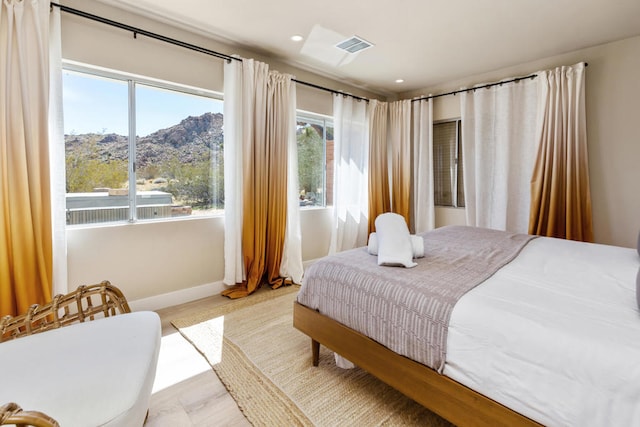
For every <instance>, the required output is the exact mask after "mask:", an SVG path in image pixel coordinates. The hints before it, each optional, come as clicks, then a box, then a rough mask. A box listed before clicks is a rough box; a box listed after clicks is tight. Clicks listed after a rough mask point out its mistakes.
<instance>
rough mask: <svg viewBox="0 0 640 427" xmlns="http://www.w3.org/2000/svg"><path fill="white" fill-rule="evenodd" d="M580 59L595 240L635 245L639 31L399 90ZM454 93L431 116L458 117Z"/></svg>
mask: <svg viewBox="0 0 640 427" xmlns="http://www.w3.org/2000/svg"><path fill="white" fill-rule="evenodd" d="M523 48H525V47H523ZM580 61H586V62H587V63H588V64H589V66H588V67H587V72H586V76H587V77H586V109H587V138H588V149H589V168H590V173H589V177H590V184H591V198H592V207H593V222H594V234H595V240H596V242H598V243H604V244H611V245H618V246H626V247H635V245H636V238H637V235H638V231H639V230H640V191H639V190H638V185H639V184H640V163H639V161H640V132H639V130H638V121H639V120H640V80H639V79H638V75H639V73H640V37H633V38H629V39H626V40H621V41H617V42H612V43H607V44H603V45H600V46H595V47H591V48H588V49H582V50H578V51H575V52H570V53H567V54H564V55H559V56H555V57H551V58H546V59H541V60H539V61H535V62H530V63H526V64H520V65H517V66H514V67H510V68H505V69H502V70H497V71H494V72H490V73H486V74H482V75H477V76H469V77H468V78H465V79H463V80H456V81H452V82H448V83H446V84H443V85H440V86H438V87H433V88H426V89H423V90H420V91H414V92H409V93H404V94H402V96H401V98H411V97H414V96H419V95H429V94H436V93H444V92H449V91H452V90H456V89H460V88H461V87H470V86H472V85H474V84H477V83H485V82H492V81H496V80H500V79H503V78H507V77H516V76H525V75H529V74H531V73H533V72H536V71H538V70H544V69H549V68H552V67H556V66H560V65H572V64H575V63H578V62H580ZM459 98H460V97H459V96H446V97H441V98H436V99H435V100H434V120H442V119H447V118H455V117H460V104H459V100H460V99H459ZM450 214H452V212H451V211H450V210H440V211H437V212H436V222H437V223H439V224H446V223H448V222H452V223H455V221H457V220H458V219H459V217H458V216H456V213H455V212H453V214H454V216H450ZM458 214H459V212H458Z"/></svg>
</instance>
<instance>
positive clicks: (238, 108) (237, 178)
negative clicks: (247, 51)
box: [223, 60, 251, 285]
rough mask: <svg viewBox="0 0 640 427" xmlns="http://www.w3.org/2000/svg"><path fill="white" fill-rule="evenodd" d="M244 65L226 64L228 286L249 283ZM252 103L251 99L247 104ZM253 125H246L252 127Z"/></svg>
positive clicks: (224, 280) (225, 212)
mask: <svg viewBox="0 0 640 427" xmlns="http://www.w3.org/2000/svg"><path fill="white" fill-rule="evenodd" d="M242 67H243V64H242V61H236V60H232V61H227V62H226V63H225V64H224V165H225V168H224V279H223V282H224V284H225V285H235V284H236V283H242V282H243V281H244V280H245V279H246V273H245V267H244V260H243V258H242V217H243V216H242V186H243V181H242V143H243V135H244V133H245V132H251V129H250V128H248V129H245V128H244V127H245V121H244V120H242V114H243V105H244V103H245V102H244V97H243V95H244V93H243V90H242V86H243V84H242V82H243V79H242ZM249 101H250V100H249V99H248V100H247V102H249ZM249 125H250V123H246V126H249Z"/></svg>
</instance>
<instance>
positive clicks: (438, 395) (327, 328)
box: [293, 302, 541, 427]
mask: <svg viewBox="0 0 640 427" xmlns="http://www.w3.org/2000/svg"><path fill="white" fill-rule="evenodd" d="M293 326H294V327H295V328H297V329H298V330H300V331H302V332H304V333H305V334H306V335H308V336H309V337H311V349H312V355H313V365H314V366H318V360H319V354H320V344H322V345H324V346H325V347H327V348H329V349H330V350H332V351H335V352H336V353H338V354H340V355H341V356H343V357H345V358H346V359H348V360H350V361H351V362H353V363H354V364H356V365H357V366H359V367H360V368H362V369H364V370H365V371H367V372H369V373H370V374H372V375H374V376H376V377H377V378H379V379H380V380H381V381H383V382H385V383H387V384H388V385H390V386H391V387H393V388H395V389H396V390H398V391H400V392H401V393H403V394H405V395H406V396H408V397H410V398H411V399H413V400H415V401H416V402H418V403H419V404H421V405H423V406H424V407H426V408H428V409H430V410H432V411H433V412H435V413H436V414H438V415H440V416H441V417H443V418H445V419H447V420H449V421H451V422H452V423H454V424H456V425H457V426H487V427H490V426H491V427H494V426H505V427H507V426H508V427H514V426H540V425H541V424H539V423H537V422H535V421H533V420H531V419H530V418H527V417H525V416H523V415H521V414H519V413H517V412H515V411H513V410H512V409H509V408H507V407H506V406H504V405H501V404H500V403H497V402H495V401H494V400H491V399H489V398H487V397H485V396H483V395H482V394H480V393H478V392H475V391H473V390H471V389H470V388H468V387H466V386H464V385H462V384H460V383H458V382H456V381H454V380H452V379H450V378H448V377H445V376H444V375H440V374H438V373H437V372H436V371H434V370H433V369H430V368H428V367H427V366H425V365H423V364H421V363H418V362H415V361H413V360H411V359H408V358H406V357H404V356H401V355H399V354H397V353H394V352H393V351H391V350H389V349H388V348H386V347H385V346H383V345H381V344H379V343H377V342H376V341H374V340H372V339H371V338H368V337H366V336H364V335H362V334H361V333H359V332H356V331H354V330H353V329H350V328H348V327H346V326H344V325H343V324H341V323H339V322H337V321H335V320H333V319H330V318H328V317H326V316H324V315H322V314H320V313H319V312H317V311H315V310H312V309H310V308H308V307H306V306H304V305H302V304H300V303H297V302H295V303H294V307H293Z"/></svg>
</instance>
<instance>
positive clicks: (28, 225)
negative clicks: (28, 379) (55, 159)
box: [0, 0, 53, 316]
mask: <svg viewBox="0 0 640 427" xmlns="http://www.w3.org/2000/svg"><path fill="white" fill-rule="evenodd" d="M48 105H49V2H44V1H17V0H6V1H3V2H2V3H0V316H4V315H7V314H9V315H16V314H18V313H22V312H25V311H26V310H27V309H28V308H29V306H30V305H31V304H34V303H44V302H47V301H49V300H50V299H51V289H52V280H53V279H52V277H53V254H52V252H53V250H52V225H51V196H50V194H51V190H50V181H49V170H50V169H49V134H48V133H49V129H48V119H49V118H48Z"/></svg>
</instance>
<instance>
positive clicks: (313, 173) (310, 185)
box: [297, 123, 324, 194]
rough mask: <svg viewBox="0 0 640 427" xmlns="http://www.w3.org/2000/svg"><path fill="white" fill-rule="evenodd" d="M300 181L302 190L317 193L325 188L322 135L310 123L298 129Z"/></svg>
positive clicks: (307, 192)
mask: <svg viewBox="0 0 640 427" xmlns="http://www.w3.org/2000/svg"><path fill="white" fill-rule="evenodd" d="M297 133H298V135H297V142H298V181H299V186H300V192H301V193H302V191H304V193H305V194H309V193H314V194H315V193H317V191H318V189H319V188H323V177H324V161H323V159H324V144H323V139H322V135H320V134H319V133H318V131H317V130H316V129H315V128H314V127H313V126H311V125H309V124H308V123H305V124H304V125H302V126H300V127H299V129H298V132H297Z"/></svg>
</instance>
